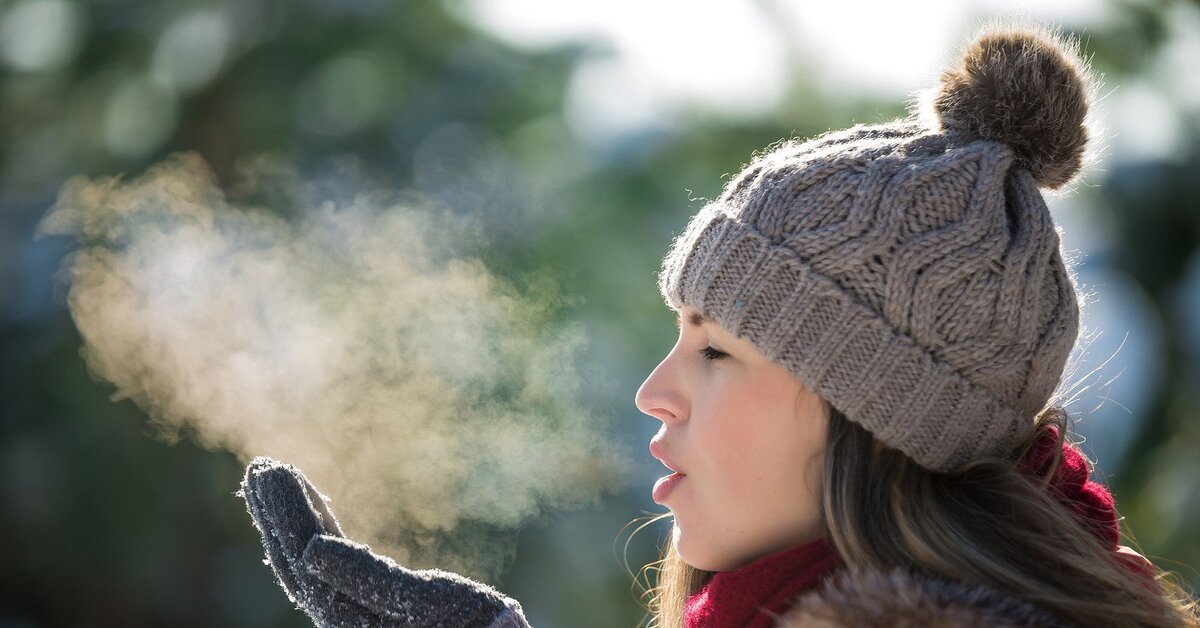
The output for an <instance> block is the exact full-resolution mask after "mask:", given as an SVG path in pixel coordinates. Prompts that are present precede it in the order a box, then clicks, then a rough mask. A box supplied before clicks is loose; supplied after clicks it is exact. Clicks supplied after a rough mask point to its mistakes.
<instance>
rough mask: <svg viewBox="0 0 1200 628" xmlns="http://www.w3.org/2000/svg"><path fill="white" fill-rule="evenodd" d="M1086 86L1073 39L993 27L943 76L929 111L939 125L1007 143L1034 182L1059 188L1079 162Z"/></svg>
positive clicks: (1084, 70)
mask: <svg viewBox="0 0 1200 628" xmlns="http://www.w3.org/2000/svg"><path fill="white" fill-rule="evenodd" d="M1090 89H1091V87H1090V84H1089V81H1088V73H1087V68H1086V65H1085V64H1084V63H1083V62H1082V61H1080V60H1079V59H1078V57H1077V55H1076V53H1075V45H1074V44H1072V43H1071V42H1069V41H1067V40H1064V39H1063V38H1061V37H1057V36H1055V35H1054V34H1053V33H1051V32H1049V31H1042V32H1038V31H1011V30H1005V29H996V30H992V31H990V32H985V34H983V35H982V36H980V37H978V38H977V39H975V41H973V42H971V44H970V45H969V46H967V49H966V51H965V52H964V53H963V57H962V63H961V66H960V67H958V68H956V69H953V70H948V71H946V72H945V73H943V74H942V77H941V86H940V88H939V90H938V91H937V93H936V94H935V95H934V99H933V109H934V111H935V112H936V113H937V115H938V118H939V120H940V121H941V124H942V126H943V127H944V128H947V129H955V130H958V131H962V132H964V133H966V134H968V135H970V136H974V137H980V138H984V139H990V140H995V141H998V142H1003V143H1004V144H1007V145H1008V146H1009V148H1011V149H1012V151H1013V154H1014V155H1015V157H1016V163H1017V165H1018V166H1020V167H1022V168H1026V169H1027V170H1029V172H1030V173H1031V174H1033V178H1034V179H1036V180H1037V182H1038V185H1040V186H1042V187H1046V188H1058V187H1061V186H1063V185H1065V184H1066V183H1067V182H1069V181H1070V180H1071V179H1072V178H1073V177H1074V176H1075V175H1076V174H1077V173H1078V172H1079V170H1080V168H1081V167H1082V164H1083V151H1084V147H1085V146H1086V144H1087V141H1088V130H1087V128H1086V127H1085V126H1084V124H1083V121H1084V117H1085V116H1086V115H1087V110H1088V99H1089V90H1090Z"/></svg>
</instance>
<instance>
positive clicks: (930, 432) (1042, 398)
mask: <svg viewBox="0 0 1200 628" xmlns="http://www.w3.org/2000/svg"><path fill="white" fill-rule="evenodd" d="M1010 57H1011V55H1009V56H1005V57H999V59H1000V61H1001V62H1004V61H1006V60H1007V59H1009V58H1010ZM1025 97H1028V98H1037V97H1038V96H1037V94H1025ZM1017 126H1019V125H1017ZM1056 183H1061V181H1056ZM1059 245H1060V240H1059V232H1058V229H1057V227H1056V226H1055V224H1054V222H1053V220H1052V219H1051V216H1050V212H1049V209H1048V208H1047V206H1046V203H1045V201H1044V199H1043V198H1042V196H1041V193H1040V192H1039V189H1038V183H1037V181H1035V179H1034V177H1033V175H1032V174H1030V172H1029V171H1028V170H1026V169H1025V168H1023V167H1021V166H1020V165H1018V163H1017V162H1015V161H1014V153H1013V150H1012V149H1011V148H1010V147H1009V145H1007V144H1004V143H1000V142H998V141H995V140H991V139H986V138H982V137H977V136H972V135H969V134H967V133H965V132H963V131H961V130H959V129H955V128H945V129H941V128H930V127H929V126H927V125H926V124H925V123H923V122H920V121H918V120H917V119H916V118H910V119H903V120H898V121H895V122H892V123H888V124H882V125H871V126H868V125H857V126H854V127H852V128H850V129H846V130H843V131H836V132H831V133H828V134H825V135H823V136H820V137H817V138H815V139H812V140H809V141H804V142H800V141H792V142H788V143H786V144H784V145H782V146H781V147H779V148H776V149H775V150H773V151H770V152H769V153H766V154H764V155H761V156H759V157H758V158H756V159H755V160H753V161H752V162H751V163H750V164H749V165H748V166H747V167H746V168H745V169H744V170H743V171H742V172H741V173H740V174H739V175H738V176H736V177H735V178H734V179H733V180H731V181H730V182H729V184H728V185H727V186H726V188H725V190H724V192H723V193H722V194H721V196H720V197H719V198H717V199H715V200H713V201H712V202H710V203H708V204H707V205H705V206H704V207H703V208H702V209H701V210H700V211H699V212H697V214H696V215H695V216H694V217H693V218H692V220H691V221H690V222H689V224H688V225H687V227H686V228H685V230H684V231H683V233H682V234H680V235H679V237H678V238H677V239H676V240H675V241H674V243H673V244H672V246H671V249H670V251H669V252H668V254H667V256H666V257H665V258H664V260H663V264H662V270H661V272H660V274H659V288H660V290H661V292H662V294H663V297H664V299H665V300H666V302H667V304H668V305H669V306H670V307H671V308H672V309H676V310H678V309H679V308H681V307H682V306H683V304H685V303H686V304H688V305H690V306H692V307H693V308H695V309H696V310H698V311H700V312H702V313H704V314H706V315H708V316H710V317H712V318H714V319H715V320H716V321H717V322H718V323H719V324H720V325H721V326H722V327H724V328H725V329H727V330H729V331H730V332H732V333H734V334H736V335H737V336H739V337H742V338H746V339H749V340H750V341H751V342H753V343H754V344H755V346H756V347H758V348H759V350H761V351H762V352H763V353H764V354H765V355H766V356H767V357H769V358H771V359H773V360H775V361H777V362H778V363H780V364H782V365H783V366H784V367H786V368H787V369H789V370H790V371H791V372H792V373H793V374H794V375H796V376H797V377H798V378H800V380H801V381H803V382H804V383H805V385H806V386H807V387H808V388H809V389H810V390H814V391H816V392H817V393H818V394H820V395H821V396H822V397H824V398H825V399H826V400H828V401H829V402H830V403H832V404H833V405H834V406H836V407H838V408H839V409H840V410H841V411H842V412H843V413H845V414H846V416H847V417H849V418H850V419H851V420H854V421H856V422H858V423H859V424H861V425H862V426H863V427H865V428H867V429H868V430H869V431H871V432H872V433H873V434H875V436H876V437H877V438H879V439H880V440H882V441H883V442H885V443H887V444H888V445H890V446H892V447H895V448H897V449H900V450H901V451H903V452H905V453H906V454H908V455H909V456H910V457H912V458H913V459H914V460H916V461H917V462H918V463H920V464H921V465H923V466H925V467H926V468H929V469H931V470H934V471H952V470H955V469H957V468H959V467H961V466H962V465H963V464H964V463H966V462H968V461H970V460H972V459H975V458H978V457H981V456H1002V455H1006V454H1008V453H1009V452H1010V451H1011V448H1012V447H1013V446H1015V445H1016V443H1017V442H1019V441H1020V439H1022V438H1024V437H1025V436H1027V435H1028V433H1029V431H1030V430H1032V428H1033V417H1034V416H1035V415H1036V414H1037V412H1038V411H1039V410H1041V409H1042V408H1043V407H1044V406H1045V404H1046V403H1047V401H1048V400H1049V399H1050V396H1051V395H1052V394H1053V392H1054V390H1055V388H1056V387H1057V385H1058V382H1059V378H1060V377H1061V375H1062V371H1063V368H1064V366H1065V363H1066V360H1067V358H1068V356H1069V354H1070V352H1071V349H1072V347H1073V346H1074V344H1075V340H1076V337H1077V335H1078V331H1079V329H1078V328H1079V306H1078V298H1077V295H1076V292H1075V288H1074V284H1073V281H1072V277H1071V273H1070V271H1069V270H1068V268H1067V267H1066V265H1065V264H1064V262H1063V258H1062V256H1061V254H1060V252H1059Z"/></svg>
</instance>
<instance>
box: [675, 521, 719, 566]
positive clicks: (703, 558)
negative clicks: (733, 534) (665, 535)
mask: <svg viewBox="0 0 1200 628" xmlns="http://www.w3.org/2000/svg"><path fill="white" fill-rule="evenodd" d="M671 543H672V544H674V545H675V552H676V553H677V554H679V558H681V559H682V560H683V562H685V563H687V564H688V565H689V566H691V567H692V568H694V569H701V570H704V571H728V570H729V569H730V566H729V564H728V561H722V560H720V557H718V556H713V555H712V553H711V552H705V551H703V550H697V548H695V547H693V545H692V543H691V542H690V538H689V537H688V535H687V533H685V532H684V531H683V530H682V528H680V527H679V524H678V523H676V524H675V526H674V527H673V528H672V529H671Z"/></svg>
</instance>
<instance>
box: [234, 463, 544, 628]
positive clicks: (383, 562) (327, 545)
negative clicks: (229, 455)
mask: <svg viewBox="0 0 1200 628" xmlns="http://www.w3.org/2000/svg"><path fill="white" fill-rule="evenodd" d="M237 494H238V495H239V496H240V497H242V498H243V499H245V500H246V508H247V510H249V511H250V517H251V519H253V520H254V525H255V527H257V528H258V531H259V533H260V534H261V535H262V541H263V548H264V549H265V550H266V554H267V558H268V561H266V562H269V563H270V565H271V568H272V569H273V570H274V571H275V576H276V577H277V578H278V579H279V584H280V586H281V587H283V590H284V592H286V593H287V596H288V599H290V600H291V601H292V602H293V603H295V604H296V605H297V606H299V607H300V608H301V609H302V610H303V611H304V612H305V613H307V614H308V616H309V617H310V618H312V620H313V622H314V623H315V624H316V625H317V626H322V627H325V626H330V627H339V628H340V627H342V626H389V627H397V628H399V627H409V626H412V627H416V626H421V627H429V628H440V627H446V628H450V627H454V628H459V627H467V628H529V624H528V623H527V622H526V621H525V616H524V614H523V613H522V610H521V605H520V604H519V603H518V602H517V601H516V600H514V599H512V598H509V597H507V596H505V595H504V594H502V593H500V592H499V591H497V590H495V589H493V588H491V587H489V586H488V585H486V584H483V583H480V582H476V581H474V580H471V579H469V578H467V577H465V576H462V575H460V574H457V573H453V572H448V571H442V570H440V569H422V570H419V571H417V570H412V569H408V568H406V567H404V566H402V565H399V564H397V563H396V562H395V561H393V560H392V559H390V558H388V557H386V556H381V555H379V554H375V553H373V552H371V551H370V548H368V547H367V546H366V545H362V544H359V543H355V542H353V541H351V540H349V539H347V538H346V537H345V536H344V535H343V534H342V531H341V529H340V528H339V527H338V524H337V520H336V519H335V518H334V517H333V513H331V512H330V511H329V506H328V504H327V503H326V500H327V499H328V498H326V497H325V496H323V495H321V494H320V493H319V492H318V491H317V489H316V488H315V487H314V486H313V485H312V484H311V483H310V482H309V481H308V479H307V478H305V477H304V474H303V473H301V472H300V470H299V469H297V468H295V467H293V466H291V465H288V464H284V463H282V462H279V461H278V460H273V459H271V458H265V457H258V458H255V459H254V460H253V461H251V462H250V464H249V466H247V467H246V477H245V478H244V479H243V480H242V484H241V490H239V491H238V493H237Z"/></svg>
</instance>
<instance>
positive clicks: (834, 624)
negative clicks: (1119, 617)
mask: <svg viewBox="0 0 1200 628" xmlns="http://www.w3.org/2000/svg"><path fill="white" fill-rule="evenodd" d="M776 625H777V626H779V627H781V628H801V627H803V628H843V627H844V628H852V627H853V628H884V627H887V628H916V627H922V628H960V627H963V628H985V627H986V628H1017V627H1022V628H1024V627H1029V626H1050V627H1064V628H1065V626H1066V624H1064V623H1062V622H1060V621H1058V620H1057V619H1055V618H1054V617H1052V616H1051V615H1049V614H1047V613H1045V612H1043V611H1041V610H1039V609H1038V608H1036V607H1034V606H1033V605H1032V604H1029V603H1027V602H1024V601H1021V600H1017V599H1014V598H1012V597H1009V596H1007V595H1004V594H1001V593H998V592H996V591H993V590H991V589H988V588H985V587H981V586H972V585H967V584H963V583H959V582H952V581H948V580H942V579H939V578H934V577H931V576H925V575H920V574H917V573H915V572H911V571H908V570H902V569H896V570H892V571H890V572H886V573H885V572H881V571H877V570H869V569H845V570H842V571H841V572H839V573H837V574H836V575H834V576H832V577H830V579H829V580H828V581H827V582H826V586H824V587H822V588H821V589H819V590H814V591H812V592H809V593H807V594H805V595H804V596H802V597H800V598H798V599H797V601H796V603H795V604H794V605H793V606H792V607H791V608H790V609H789V610H788V611H787V612H786V613H784V614H783V615H781V616H780V617H779V621H778V623H777V624H776Z"/></svg>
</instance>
